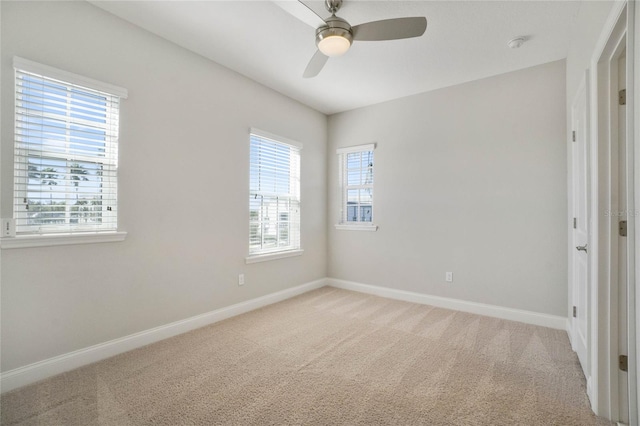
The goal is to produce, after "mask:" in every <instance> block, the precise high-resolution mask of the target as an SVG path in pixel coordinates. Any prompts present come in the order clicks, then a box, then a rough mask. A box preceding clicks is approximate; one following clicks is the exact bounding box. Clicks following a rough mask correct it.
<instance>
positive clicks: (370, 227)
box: [335, 143, 378, 231]
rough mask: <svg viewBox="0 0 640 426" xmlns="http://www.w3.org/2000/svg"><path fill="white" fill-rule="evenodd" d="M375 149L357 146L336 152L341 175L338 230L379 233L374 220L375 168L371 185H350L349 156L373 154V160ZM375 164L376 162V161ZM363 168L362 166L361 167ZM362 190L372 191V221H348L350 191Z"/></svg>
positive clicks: (372, 144)
mask: <svg viewBox="0 0 640 426" xmlns="http://www.w3.org/2000/svg"><path fill="white" fill-rule="evenodd" d="M375 149H376V144H375V143H371V144H365V145H356V146H350V147H344V148H338V149H337V150H336V154H338V165H339V173H338V179H339V184H340V220H339V222H338V223H337V224H336V225H335V228H336V229H338V230H345V231H377V230H378V225H376V224H375V223H374V222H373V220H374V219H375V216H374V205H375V197H374V185H375V179H373V176H374V170H375V169H374V166H372V170H371V173H372V182H371V183H370V184H362V183H361V184H359V185H349V184H348V173H347V166H348V161H347V159H348V155H349V154H353V153H360V154H361V155H362V154H363V153H365V152H371V153H372V156H373V158H375ZM374 164H375V160H374ZM360 168H362V166H361V167H360ZM362 189H370V190H371V221H366V222H363V221H348V220H347V214H348V209H349V206H348V205H347V202H348V191H349V190H362Z"/></svg>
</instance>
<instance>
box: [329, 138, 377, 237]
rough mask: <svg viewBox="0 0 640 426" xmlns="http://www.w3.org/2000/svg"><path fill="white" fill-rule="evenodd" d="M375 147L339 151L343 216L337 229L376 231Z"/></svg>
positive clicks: (367, 146)
mask: <svg viewBox="0 0 640 426" xmlns="http://www.w3.org/2000/svg"><path fill="white" fill-rule="evenodd" d="M374 149H375V145H374V144H370V145H360V146H353V147H349V148H340V149H338V151H337V152H338V155H339V157H340V182H341V190H342V213H341V218H340V223H339V224H338V225H336V227H337V228H338V229H358V230H373V231H375V230H376V229H377V227H376V226H375V225H373V151H374Z"/></svg>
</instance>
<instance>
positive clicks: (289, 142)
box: [249, 127, 302, 151]
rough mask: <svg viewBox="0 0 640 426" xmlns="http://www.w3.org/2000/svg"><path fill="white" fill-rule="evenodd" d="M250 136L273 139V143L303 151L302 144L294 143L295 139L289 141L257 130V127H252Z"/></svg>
mask: <svg viewBox="0 0 640 426" xmlns="http://www.w3.org/2000/svg"><path fill="white" fill-rule="evenodd" d="M249 134H254V135H256V136H259V137H261V138H264V139H271V140H272V141H275V142H278V143H282V144H285V145H290V146H292V147H294V148H297V149H299V150H300V151H302V144H301V143H300V142H298V141H294V140H293V139H287V138H283V137H282V136H278V135H274V134H273V133H269V132H267V131H265V130H260V129H257V128H255V127H250V128H249Z"/></svg>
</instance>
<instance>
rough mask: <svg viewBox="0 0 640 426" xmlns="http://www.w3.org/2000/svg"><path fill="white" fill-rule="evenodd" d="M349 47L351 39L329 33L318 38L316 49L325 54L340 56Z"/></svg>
mask: <svg viewBox="0 0 640 426" xmlns="http://www.w3.org/2000/svg"><path fill="white" fill-rule="evenodd" d="M350 47H351V41H350V40H349V39H347V38H346V37H344V36H342V35H331V36H328V37H325V38H323V39H322V40H318V49H320V51H321V52H322V53H324V54H325V55H326V56H329V57H333V56H342V55H344V54H345V53H347V50H349V48H350Z"/></svg>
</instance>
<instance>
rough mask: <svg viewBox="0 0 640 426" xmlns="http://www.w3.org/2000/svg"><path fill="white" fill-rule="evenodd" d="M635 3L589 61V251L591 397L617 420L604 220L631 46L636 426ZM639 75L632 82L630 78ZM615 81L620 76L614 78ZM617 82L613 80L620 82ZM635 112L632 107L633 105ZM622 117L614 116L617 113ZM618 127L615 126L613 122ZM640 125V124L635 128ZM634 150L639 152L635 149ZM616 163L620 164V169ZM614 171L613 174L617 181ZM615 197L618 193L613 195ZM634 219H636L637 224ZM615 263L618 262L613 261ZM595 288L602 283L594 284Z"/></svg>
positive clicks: (619, 13)
mask: <svg viewBox="0 0 640 426" xmlns="http://www.w3.org/2000/svg"><path fill="white" fill-rule="evenodd" d="M634 3H635V2H633V1H624V2H616V3H614V5H613V6H612V10H611V13H610V15H609V17H608V19H607V21H606V23H605V26H604V29H603V31H602V33H601V35H600V38H599V39H598V42H597V44H596V48H595V49H594V55H593V57H592V60H591V67H590V70H591V77H592V78H591V82H590V88H589V92H590V94H591V99H592V100H594V102H592V103H591V105H590V112H589V114H590V116H591V120H590V123H591V129H590V133H591V135H592V138H591V141H590V142H591V144H592V145H591V148H590V149H591V154H592V158H591V160H592V161H591V164H590V167H591V183H592V187H591V191H592V193H591V213H593V215H592V228H591V229H592V233H591V235H592V240H593V241H592V244H591V245H590V248H592V250H591V254H590V256H592V257H591V258H590V261H591V266H592V271H591V272H592V275H591V276H592V277H593V278H595V281H593V282H594V285H592V286H591V300H590V308H591V309H590V312H589V313H590V315H591V318H590V323H591V325H592V328H591V330H590V332H591V363H590V366H589V367H590V372H591V379H592V383H591V385H592V386H591V392H590V394H589V397H590V399H591V404H592V408H593V410H594V411H595V412H596V413H597V414H598V415H600V416H603V417H606V418H609V419H611V420H615V421H617V420H618V418H619V417H618V416H619V412H618V401H619V397H618V374H617V372H618V339H619V336H618V326H617V321H618V306H617V303H618V282H617V274H616V273H615V272H614V271H612V269H614V268H617V258H616V257H615V256H616V255H617V249H616V248H613V245H614V244H615V245H616V247H617V243H618V237H617V219H614V220H612V218H611V215H609V217H606V216H605V212H612V211H615V209H616V206H617V203H614V202H613V200H612V197H614V194H613V193H612V191H613V190H614V189H615V190H617V185H615V182H613V183H614V184H613V185H612V179H617V170H618V158H617V150H615V149H613V151H615V153H616V155H615V158H614V156H613V155H612V148H615V147H614V146H613V144H614V143H616V144H617V141H614V140H613V138H614V137H616V138H617V129H616V130H615V131H614V130H612V125H611V124H612V123H611V120H612V118H613V117H617V102H615V103H614V98H613V96H614V95H615V99H616V100H617V89H616V91H615V93H612V90H611V84H612V78H611V75H610V73H609V71H610V70H611V61H613V60H617V56H616V54H617V53H619V52H620V50H619V49H620V44H621V43H623V42H625V41H626V46H627V53H626V55H627V118H628V120H627V144H626V149H627V163H626V168H627V209H628V210H629V211H630V212H632V213H633V214H632V216H633V218H629V220H628V235H629V237H627V238H628V240H627V248H628V256H627V275H628V278H627V283H628V293H627V295H628V301H627V305H628V307H627V309H628V316H629V322H628V335H627V336H626V337H627V339H628V344H629V351H628V354H627V355H628V357H629V360H631V362H630V363H629V371H628V377H629V420H630V424H637V422H638V405H639V401H638V391H637V390H638V388H637V386H638V384H637V369H638V364H636V362H634V360H636V361H637V356H636V341H637V338H638V334H637V333H638V331H640V330H639V328H640V327H637V326H636V324H637V320H638V318H636V314H635V313H636V305H637V303H638V300H637V295H636V292H635V287H636V281H635V277H636V276H640V271H638V270H637V268H638V267H640V259H639V258H638V255H639V254H640V251H638V252H637V251H636V250H635V247H636V244H638V242H639V241H640V234H638V233H636V230H639V231H640V217H639V216H640V215H639V214H635V212H636V211H635V199H636V197H638V199H639V200H640V192H639V191H640V181H638V178H640V173H637V172H636V170H635V169H636V165H640V147H638V148H635V144H636V143H638V142H640V139H639V138H638V137H637V134H636V133H634V132H637V130H638V129H637V128H634V123H633V119H632V117H633V110H634V108H633V104H634V102H638V99H637V96H634V93H635V91H637V89H638V88H637V87H635V86H634V85H633V81H634V80H635V81H637V78H638V77H637V76H638V73H637V71H638V70H637V69H636V70H635V71H634V63H635V62H636V61H638V59H639V58H638V55H637V54H636V53H637V48H638V46H635V44H634V31H633V28H634V22H635V18H636V15H637V14H638V11H637V10H636V9H635V4H634ZM625 35H626V38H625ZM632 76H633V77H632ZM614 77H615V78H617V76H614ZM615 78H614V79H615ZM629 106H631V107H629ZM613 107H615V108H616V113H615V114H612V111H611V110H612V108H613ZM614 124H615V126H616V127H617V122H616V123H614ZM636 127H637V126H636ZM634 148H635V149H634ZM614 162H615V164H614ZM614 173H615V176H614ZM615 198H617V194H616V195H615ZM632 219H633V220H632ZM614 262H615V263H614ZM595 283H597V284H595Z"/></svg>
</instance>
